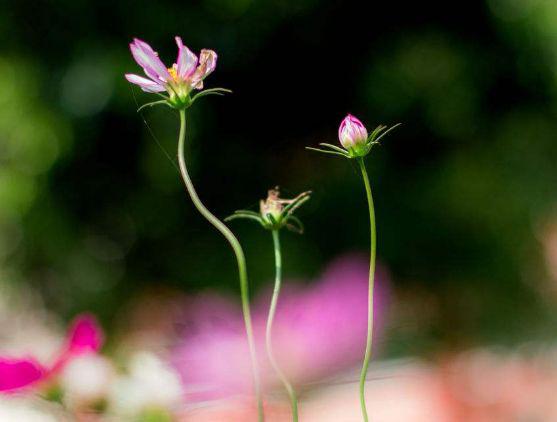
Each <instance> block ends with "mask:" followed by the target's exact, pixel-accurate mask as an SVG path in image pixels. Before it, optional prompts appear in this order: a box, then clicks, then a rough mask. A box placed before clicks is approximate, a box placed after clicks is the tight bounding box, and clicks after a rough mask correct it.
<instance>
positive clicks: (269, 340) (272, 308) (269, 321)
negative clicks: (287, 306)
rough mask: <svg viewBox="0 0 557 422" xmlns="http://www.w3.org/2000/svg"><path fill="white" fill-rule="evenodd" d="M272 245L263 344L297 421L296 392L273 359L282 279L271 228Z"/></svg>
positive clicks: (275, 236) (277, 246)
mask: <svg viewBox="0 0 557 422" xmlns="http://www.w3.org/2000/svg"><path fill="white" fill-rule="evenodd" d="M272 234H273V246H274V249H275V287H274V289H273V297H272V298H271V306H270V307H269V316H268V318H267V328H266V332H265V344H266V346H267V356H268V357H269V362H270V363H271V366H272V367H273V369H274V370H275V372H276V373H277V375H278V377H279V378H280V380H281V382H282V383H283V385H284V388H286V391H287V392H288V397H289V398H290V406H291V407H292V420H293V421H294V422H298V399H297V398H296V392H295V391H294V388H292V385H291V384H290V382H288V378H286V375H284V373H283V372H282V370H281V369H280V366H279V365H278V363H277V361H276V360H275V356H274V355H273V340H272V334H273V321H274V319H275V312H276V310H277V302H278V297H279V294H280V285H281V279H282V257H281V252H280V238H279V230H273V231H272Z"/></svg>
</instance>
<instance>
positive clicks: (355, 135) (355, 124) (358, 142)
mask: <svg viewBox="0 0 557 422" xmlns="http://www.w3.org/2000/svg"><path fill="white" fill-rule="evenodd" d="M367 137H368V134H367V129H366V127H365V126H364V125H363V124H362V122H360V120H358V119H357V118H356V117H354V116H352V115H351V114H349V115H348V116H346V117H345V118H344V120H343V121H342V122H341V123H340V127H339V128H338V139H339V141H340V143H341V144H342V146H343V147H344V148H346V149H347V150H348V151H350V152H354V153H356V154H358V152H359V151H363V150H364V149H365V148H364V147H365V145H366V143H367Z"/></svg>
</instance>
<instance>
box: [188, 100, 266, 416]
mask: <svg viewBox="0 0 557 422" xmlns="http://www.w3.org/2000/svg"><path fill="white" fill-rule="evenodd" d="M185 138H186V111H185V110H183V109H182V110H180V135H179V137H178V163H179V166H180V173H181V175H182V179H183V181H184V184H185V185H186V189H187V190H188V193H189V195H190V197H191V200H192V202H193V204H194V205H195V208H196V209H197V210H198V211H199V212H200V213H201V215H203V217H205V218H206V219H207V220H208V221H209V223H211V224H212V225H213V226H214V227H215V228H216V229H217V230H218V231H219V232H220V233H221V234H222V235H223V236H224V237H225V238H226V240H227V241H228V243H230V246H231V247H232V249H233V251H234V254H235V255H236V261H237V263H238V273H239V278H240V295H241V299H242V312H243V314H244V324H245V326H246V335H247V340H248V345H249V351H250V357H251V365H252V376H253V387H254V392H255V397H256V400H257V417H258V419H257V420H258V421H259V422H262V421H263V420H264V416H263V401H262V397H261V387H260V381H259V369H258V365H257V355H256V351H255V341H254V337H253V327H252V322H251V312H250V307H249V291H248V275H247V270H246V258H245V256H244V251H243V250H242V246H241V245H240V242H238V239H236V236H234V234H233V233H232V232H231V231H230V229H229V228H228V227H227V226H226V225H225V224H224V223H222V222H221V221H220V220H219V219H218V218H217V217H215V216H214V215H213V214H212V213H211V212H210V211H209V210H208V209H207V208H206V207H205V205H203V203H202V202H201V200H200V199H199V196H197V192H196V191H195V188H194V186H193V183H192V181H191V179H190V176H189V174H188V170H187V168H186V161H185V157H184V143H185Z"/></svg>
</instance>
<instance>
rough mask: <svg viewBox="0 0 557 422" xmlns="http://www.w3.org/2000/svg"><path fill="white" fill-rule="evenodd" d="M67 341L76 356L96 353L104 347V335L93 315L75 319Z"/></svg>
mask: <svg viewBox="0 0 557 422" xmlns="http://www.w3.org/2000/svg"><path fill="white" fill-rule="evenodd" d="M66 341H67V344H68V350H70V351H71V352H72V353H74V354H80V353H83V352H88V351H92V352H96V351H98V350H99V349H100V348H101V346H102V343H103V333H102V330H101V328H100V327H99V324H98V323H97V320H96V319H95V317H94V316H93V315H89V314H81V315H79V316H77V317H76V318H75V319H74V322H73V324H72V327H71V328H70V330H69V332H68V336H67V340H66Z"/></svg>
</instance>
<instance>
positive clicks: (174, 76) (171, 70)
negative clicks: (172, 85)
mask: <svg viewBox="0 0 557 422" xmlns="http://www.w3.org/2000/svg"><path fill="white" fill-rule="evenodd" d="M168 73H170V76H171V77H172V79H173V80H174V82H178V73H177V72H176V68H175V67H174V66H172V67H169V68H168Z"/></svg>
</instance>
